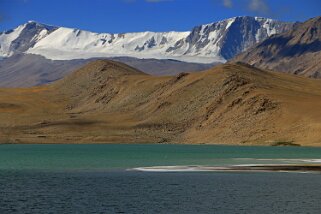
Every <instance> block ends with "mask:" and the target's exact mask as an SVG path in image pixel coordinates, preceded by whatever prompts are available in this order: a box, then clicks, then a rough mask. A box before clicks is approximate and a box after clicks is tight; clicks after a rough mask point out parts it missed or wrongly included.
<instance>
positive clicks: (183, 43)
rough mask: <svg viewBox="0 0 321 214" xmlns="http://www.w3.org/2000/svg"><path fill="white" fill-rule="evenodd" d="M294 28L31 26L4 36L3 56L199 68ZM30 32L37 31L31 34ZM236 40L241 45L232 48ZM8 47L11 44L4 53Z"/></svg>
mask: <svg viewBox="0 0 321 214" xmlns="http://www.w3.org/2000/svg"><path fill="white" fill-rule="evenodd" d="M22 26H24V27H27V28H28V32H29V34H28V35H26V36H24V37H27V38H19V35H20V33H23V32H24V29H23V27H22ZM291 27H292V23H287V22H281V21H276V20H272V19H267V18H261V17H249V16H244V17H233V18H230V19H225V20H222V21H219V22H214V23H210V24H205V25H200V26H196V27H194V28H193V29H192V30H191V31H186V32H176V31H171V32H151V31H147V32H136V33H118V34H113V33H100V34H99V33H93V32H90V31H82V30H79V29H73V28H64V27H55V26H49V25H44V24H41V23H37V22H34V21H30V22H28V23H26V24H24V25H21V26H19V27H18V28H16V29H15V30H13V32H11V33H14V34H12V35H11V38H9V37H10V35H9V34H10V33H8V32H6V33H2V34H0V44H1V47H0V55H1V56H2V57H7V56H10V55H12V54H14V53H15V51H18V53H21V52H25V53H32V54H39V55H42V56H44V57H46V58H48V59H53V60H69V59H80V58H84V59H85V58H94V57H119V56H128V57H137V58H156V59H176V60H181V61H186V62H197V63H212V62H224V61H225V60H226V59H229V58H231V57H233V56H234V55H235V54H237V53H239V52H240V51H243V50H245V49H247V48H248V47H250V46H251V45H253V44H255V43H257V42H259V41H261V40H263V39H264V38H266V37H268V36H270V35H272V34H274V33H279V32H284V31H286V30H288V29H290V28H291ZM31 28H33V29H34V30H33V31H32V32H31V31H30V29H31ZM229 29H234V30H231V31H230V30H229ZM20 31H21V32H20ZM6 35H7V36H6ZM31 35H33V37H32V38H30V37H31ZM234 40H237V41H236V42H235V43H233V44H231V45H230V41H234ZM10 42H11V43H13V44H14V45H11V43H10ZM3 43H6V44H5V45H4V46H5V47H4V48H3V47H2V46H3ZM9 43H10V44H9Z"/></svg>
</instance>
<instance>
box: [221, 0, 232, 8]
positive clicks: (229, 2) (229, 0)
mask: <svg viewBox="0 0 321 214" xmlns="http://www.w3.org/2000/svg"><path fill="white" fill-rule="evenodd" d="M223 5H224V7H227V8H232V7H233V2H232V0H223Z"/></svg>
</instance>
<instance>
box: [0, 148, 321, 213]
mask: <svg viewBox="0 0 321 214" xmlns="http://www.w3.org/2000/svg"><path fill="white" fill-rule="evenodd" d="M320 159H321V148H305V147H237V146H205V145H198V146H193V145H126V144H124V145H0V213H1V214H2V213H320V212H321V203H320V201H321V174H308V173H307V174H302V173H276V172H260V173H258V172H230V173H228V172H224V173H223V172H167V173H161V172H138V171H131V170H130V169H133V168H137V167H150V166H176V165H179V166H180V165H209V166H227V165H235V164H275V163H277V164H282V163H318V162H320Z"/></svg>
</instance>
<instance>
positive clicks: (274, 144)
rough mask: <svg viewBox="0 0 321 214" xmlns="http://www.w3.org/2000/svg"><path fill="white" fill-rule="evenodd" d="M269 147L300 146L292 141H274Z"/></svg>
mask: <svg viewBox="0 0 321 214" xmlns="http://www.w3.org/2000/svg"><path fill="white" fill-rule="evenodd" d="M271 146H301V145H300V144H297V143H294V142H293V141H276V142H273V143H272V144H271Z"/></svg>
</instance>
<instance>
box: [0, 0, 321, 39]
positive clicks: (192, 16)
mask: <svg viewBox="0 0 321 214" xmlns="http://www.w3.org/2000/svg"><path fill="white" fill-rule="evenodd" d="M244 15H247V16H261V17H269V18H273V19H278V20H282V21H304V20H306V19H308V18H311V17H315V16H320V15H321V0H0V31H4V30H9V29H12V28H15V27H17V26H18V25H21V24H23V23H25V22H27V21H29V20H34V21H37V22H41V23H45V24H50V25H55V26H64V27H71V28H78V29H82V30H89V31H93V32H110V33H124V32H139V31H157V32H162V31H188V30H191V29H192V28H193V27H194V26H197V25H200V24H206V23H211V22H216V21H220V20H223V19H226V18H230V17H235V16H244Z"/></svg>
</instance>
